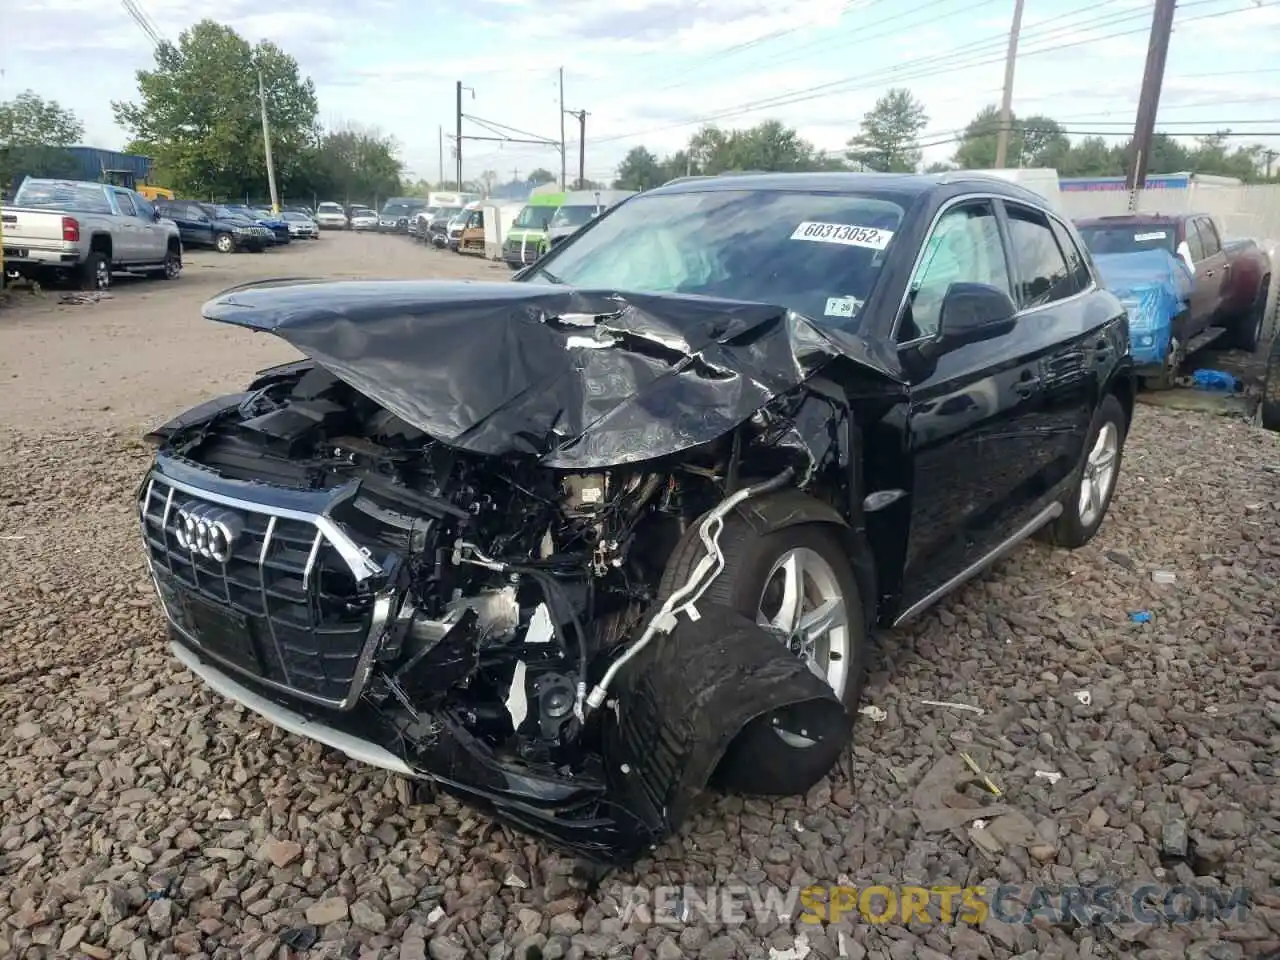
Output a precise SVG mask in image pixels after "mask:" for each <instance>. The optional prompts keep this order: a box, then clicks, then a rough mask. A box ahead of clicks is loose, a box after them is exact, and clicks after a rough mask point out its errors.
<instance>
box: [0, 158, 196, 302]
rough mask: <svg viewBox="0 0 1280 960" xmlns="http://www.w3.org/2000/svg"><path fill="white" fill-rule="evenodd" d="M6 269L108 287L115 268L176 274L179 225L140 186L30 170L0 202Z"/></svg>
mask: <svg viewBox="0 0 1280 960" xmlns="http://www.w3.org/2000/svg"><path fill="white" fill-rule="evenodd" d="M0 227H2V228H3V237H4V271H5V275H6V276H8V277H25V278H27V279H30V280H40V281H47V280H49V279H62V280H66V279H70V280H73V281H75V283H76V285H77V286H78V287H79V288H80V289H81V290H105V289H107V288H108V287H109V286H111V275H112V273H113V272H129V273H147V274H151V275H154V276H160V277H164V278H165V279H168V280H174V279H176V278H177V277H178V274H179V273H181V272H182V239H181V237H180V235H179V233H178V225H177V224H176V223H174V222H173V221H172V220H166V219H164V218H163V217H161V216H160V214H159V213H158V212H157V211H156V208H155V207H154V206H152V205H151V203H150V202H149V201H148V200H147V199H146V198H145V197H143V196H142V195H141V194H140V193H135V192H134V191H133V190H126V189H125V188H124V187H116V186H112V185H110V184H104V183H93V182H91V181H84V180H41V179H36V178H33V177H28V178H27V179H26V180H24V181H23V182H22V186H21V187H19V188H18V192H17V193H16V194H15V195H14V198H13V203H12V204H11V205H8V206H5V207H3V208H0Z"/></svg>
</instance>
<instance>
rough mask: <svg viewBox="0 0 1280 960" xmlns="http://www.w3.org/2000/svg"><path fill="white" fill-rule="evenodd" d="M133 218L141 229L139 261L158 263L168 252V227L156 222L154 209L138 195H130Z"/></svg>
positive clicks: (145, 199)
mask: <svg viewBox="0 0 1280 960" xmlns="http://www.w3.org/2000/svg"><path fill="white" fill-rule="evenodd" d="M129 199H131V200H132V201H133V206H134V210H135V214H134V215H135V216H136V217H137V219H138V224H139V226H140V227H141V233H140V234H139V237H140V239H141V253H140V259H141V260H142V261H143V262H144V263H159V262H161V261H162V260H164V258H165V255H166V254H167V253H168V252H169V225H168V224H166V223H157V222H156V208H155V207H154V206H152V204H151V201H150V200H148V199H147V198H146V197H144V196H142V194H140V193H134V194H131V195H130V198H129Z"/></svg>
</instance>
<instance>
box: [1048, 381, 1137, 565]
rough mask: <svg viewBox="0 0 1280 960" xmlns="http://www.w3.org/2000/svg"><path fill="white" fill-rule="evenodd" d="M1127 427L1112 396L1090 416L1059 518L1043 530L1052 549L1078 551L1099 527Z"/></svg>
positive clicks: (1107, 506) (1111, 492) (1108, 396)
mask: <svg viewBox="0 0 1280 960" xmlns="http://www.w3.org/2000/svg"><path fill="white" fill-rule="evenodd" d="M1128 427H1129V423H1128V418H1127V417H1126V416H1125V412H1124V407H1122V406H1121V405H1120V401H1119V400H1117V399H1116V397H1115V395H1114V394H1110V393H1109V394H1107V395H1106V397H1104V398H1103V400H1102V403H1100V404H1099V405H1098V409H1097V411H1095V413H1094V415H1093V423H1092V424H1090V428H1089V434H1088V440H1087V442H1086V443H1085V448H1084V450H1085V452H1084V459H1083V460H1082V461H1081V463H1080V466H1079V467H1078V468H1077V473H1076V482H1075V483H1074V484H1072V486H1071V489H1070V491H1069V492H1068V493H1067V496H1066V497H1065V498H1064V499H1063V501H1062V514H1061V516H1059V517H1058V518H1057V519H1056V520H1055V521H1054V522H1053V523H1051V524H1050V525H1049V526H1048V527H1046V528H1045V530H1044V539H1046V540H1048V541H1049V542H1050V543H1052V544H1053V545H1054V546H1058V547H1066V548H1067V549H1068V550H1074V549H1076V548H1077V547H1082V546H1084V545H1085V544H1086V543H1088V542H1089V541H1090V540H1092V539H1093V537H1094V535H1095V534H1096V533H1097V532H1098V528H1099V527H1100V526H1102V520H1103V518H1104V517H1105V516H1106V515H1107V509H1108V508H1109V507H1110V506H1111V497H1112V494H1114V493H1115V489H1116V479H1117V478H1118V477H1119V475H1120V459H1121V455H1122V454H1123V452H1124V439H1125V434H1126V433H1127V432H1128Z"/></svg>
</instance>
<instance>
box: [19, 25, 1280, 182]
mask: <svg viewBox="0 0 1280 960" xmlns="http://www.w3.org/2000/svg"><path fill="white" fill-rule="evenodd" d="M259 77H261V83H262V90H263V94H264V96H263V99H264V100H265V101H266V112H267V117H268V120H269V123H270V128H271V148H272V156H273V161H274V166H275V174H276V183H277V186H278V190H279V193H280V196H281V198H282V200H293V201H294V202H310V201H311V200H312V199H313V198H314V199H334V200H340V201H343V202H348V203H351V202H362V203H370V202H376V200H377V199H379V198H385V197H388V196H392V195H425V194H426V192H427V191H429V190H436V189H457V188H458V186H459V185H458V184H456V183H453V182H450V181H445V182H443V183H432V182H428V181H426V180H417V181H416V182H407V178H406V172H405V168H404V164H403V163H402V162H401V160H400V159H399V156H398V145H397V143H396V141H395V139H394V138H393V137H391V136H388V135H385V134H383V133H382V132H381V131H379V130H378V129H376V128H372V127H362V126H359V125H356V124H349V125H344V126H341V127H338V128H334V129H326V128H325V127H324V126H323V125H322V124H321V123H320V122H319V120H318V115H319V106H318V102H317V97H316V90H315V84H314V83H313V82H312V80H311V79H310V78H309V77H303V76H302V74H301V72H300V70H299V68H298V63H297V61H296V60H295V59H294V58H293V57H292V56H290V55H289V54H287V53H285V52H284V51H283V50H281V49H280V48H279V47H277V46H276V45H275V44H273V43H271V42H270V41H262V42H260V43H257V44H250V43H249V42H248V41H246V40H245V39H244V38H243V37H241V36H240V35H239V34H237V33H236V32H235V31H234V30H232V29H231V28H230V27H227V26H225V25H222V24H219V23H217V22H215V21H213V20H204V21H202V22H200V23H197V24H195V25H194V26H192V27H191V28H189V29H188V30H185V31H183V32H182V34H181V35H180V36H179V38H178V41H177V43H176V44H174V43H163V44H161V45H160V46H159V47H158V48H157V49H156V52H155V64H154V66H153V68H152V69H149V70H139V71H138V72H137V82H138V97H137V99H136V100H133V101H121V102H113V103H112V105H111V108H112V112H113V114H114V117H115V119H116V122H117V123H118V124H120V126H122V127H123V128H124V129H126V130H127V131H129V133H130V135H131V140H130V142H129V143H128V144H127V145H126V147H125V151H126V152H129V153H138V154H143V155H146V156H149V157H152V158H153V160H154V163H155V166H154V176H153V178H152V181H153V183H155V184H156V185H158V186H165V187H170V188H172V189H174V190H176V191H178V193H179V195H181V196H189V197H200V198H205V199H243V198H245V197H250V198H253V199H255V200H261V199H265V198H266V196H267V175H266V162H265V157H264V150H263V134H262V122H261V107H260V100H259V87H258V85H259ZM928 124H929V116H928V114H927V113H926V111H925V107H924V105H923V104H922V103H921V102H920V101H919V100H917V99H916V97H915V96H914V95H913V94H912V93H911V91H910V90H908V89H905V88H895V89H891V90H889V91H887V92H886V93H885V94H884V95H883V96H882V97H880V99H879V100H877V101H876V103H875V105H874V107H872V109H871V110H869V111H867V113H866V114H865V115H863V117H862V118H861V121H860V124H859V129H858V132H857V133H856V134H855V135H854V136H853V137H851V138H850V139H849V141H848V142H847V143H846V144H845V147H844V149H842V150H839V151H835V152H828V151H824V150H820V149H818V148H816V147H815V146H814V145H813V144H811V143H809V142H808V141H806V140H804V139H803V138H802V137H800V136H799V134H798V133H797V132H796V130H795V129H793V128H791V127H788V126H786V125H785V124H783V123H782V122H780V121H778V120H766V121H764V122H763V123H760V124H757V125H756V126H754V127H749V128H743V129H722V128H720V127H718V126H714V125H711V126H704V127H702V128H701V129H700V130H698V132H697V133H695V134H694V135H693V136H692V137H690V139H689V141H688V142H687V144H686V145H685V146H684V147H683V148H682V149H679V150H676V151H675V152H673V153H670V154H668V155H666V156H662V157H659V156H658V155H657V154H656V153H654V152H653V151H651V150H649V149H648V148H646V147H643V146H639V147H635V148H633V149H632V150H631V151H630V152H628V153H627V155H626V157H625V158H624V159H623V161H622V163H621V164H620V165H619V167H618V169H617V179H616V180H615V181H614V184H613V186H614V187H616V188H619V189H626V190H643V189H648V188H650V187H654V186H657V185H659V184H661V183H664V182H666V181H667V180H671V179H674V178H675V177H680V176H688V175H705V174H716V173H724V172H728V171H733V170H767V171H799V170H878V171H885V172H909V171H914V170H918V169H920V168H921V165H922V164H921V159H922V155H923V152H924V150H925V148H926V147H938V146H944V145H945V146H951V147H953V152H952V155H951V158H950V160H949V162H944V163H934V164H931V165H930V166H929V168H928V169H929V170H930V171H937V170H946V169H952V168H962V169H984V168H990V167H993V166H994V165H995V155H996V141H997V137H998V133H999V130H1000V116H999V111H998V110H997V108H996V107H995V106H994V105H992V106H988V107H985V108H984V109H983V110H981V111H979V113H978V114H977V116H975V117H973V118H972V119H971V120H970V121H969V122H968V123H967V124H966V125H965V127H964V128H963V130H961V131H960V132H959V134H958V135H954V136H946V135H941V136H935V135H931V134H928V133H926V132H925V131H926V128H927V126H928ZM1229 134H1230V131H1227V130H1223V131H1217V132H1214V133H1210V134H1206V135H1204V136H1201V137H1199V138H1198V139H1197V140H1196V141H1195V142H1194V143H1193V144H1192V145H1190V146H1188V145H1185V144H1183V143H1181V142H1179V141H1178V140H1176V139H1174V138H1173V137H1170V136H1165V135H1157V136H1156V138H1155V141H1154V143H1153V148H1152V152H1151V157H1150V158H1149V161H1148V170H1149V172H1150V173H1152V174H1159V173H1174V172H1179V171H1184V170H1186V171H1191V172H1195V173H1208V174H1221V175H1226V176H1232V177H1238V178H1239V179H1241V180H1243V181H1245V182H1250V183H1252V182H1263V181H1277V182H1280V164H1274V163H1273V162H1274V161H1275V160H1276V154H1275V153H1274V152H1268V151H1267V150H1266V149H1265V148H1264V147H1263V146H1262V145H1257V144H1255V145H1249V146H1243V147H1235V148H1229V147H1228V145H1227V141H1228V136H1229ZM83 135H84V126H83V124H82V123H81V122H80V121H79V119H78V118H77V117H76V116H75V115H74V114H73V113H72V112H71V111H68V110H66V109H64V108H63V107H61V106H60V105H59V104H57V103H55V102H53V101H48V100H43V99H42V98H40V97H39V96H37V95H36V94H35V93H33V92H31V91H26V92H24V93H20V94H18V95H17V96H16V97H15V98H14V99H12V100H10V101H8V102H5V103H0V189H3V188H4V187H5V186H8V185H9V184H10V183H11V182H12V181H13V180H14V178H16V177H20V176H21V175H22V174H32V175H36V176H74V175H75V173H76V165H75V163H74V162H73V160H72V158H71V157H70V156H69V155H68V154H67V153H66V152H65V150H64V149H63V148H65V147H67V146H71V145H73V144H75V143H77V142H78V141H79V140H80V139H81V137H83ZM1131 158H1132V148H1131V145H1130V144H1129V143H1121V144H1116V145H1110V144H1108V143H1107V142H1106V140H1104V139H1103V138H1102V137H1099V136H1083V137H1072V136H1071V134H1070V131H1069V128H1068V127H1066V126H1064V125H1063V124H1061V123H1059V122H1058V121H1056V120H1054V119H1053V118H1052V117H1047V116H1043V115H1032V116H1027V117H1017V116H1015V117H1013V118H1012V119H1011V122H1010V134H1009V148H1008V153H1007V160H1008V163H1009V164H1010V165H1011V166H1024V167H1054V168H1056V169H1057V170H1058V172H1059V173H1060V174H1062V175H1063V176H1119V175H1123V174H1124V173H1125V172H1126V170H1127V169H1128V168H1129V166H1130V165H1131ZM1273 170H1274V174H1273ZM555 180H556V177H555V175H554V174H552V173H551V172H550V171H549V170H545V169H538V170H535V171H534V172H533V173H532V174H530V176H529V178H528V179H527V180H526V181H524V183H525V184H535V185H536V184H538V183H546V182H553V181H555ZM496 185H497V175H496V174H495V173H494V172H493V171H492V170H486V171H484V173H483V174H482V175H481V177H480V179H479V180H476V181H472V182H468V183H464V184H462V185H461V188H462V189H464V190H473V191H476V192H484V193H488V192H490V191H491V190H492V189H493V188H494V187H495V186H496ZM573 186H575V187H581V188H584V189H596V188H599V187H602V186H603V184H595V183H591V182H588V183H585V184H576V183H575V184H574V185H573Z"/></svg>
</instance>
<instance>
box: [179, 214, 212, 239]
mask: <svg viewBox="0 0 1280 960" xmlns="http://www.w3.org/2000/svg"><path fill="white" fill-rule="evenodd" d="M180 206H181V207H182V222H181V223H180V224H179V226H182V227H183V234H182V242H183V243H184V244H185V243H190V244H193V245H195V246H200V247H211V246H213V220H212V218H211V217H210V216H209V214H207V213H205V211H204V210H203V209H201V208H200V206H199V205H197V204H194V203H184V204H180Z"/></svg>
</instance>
